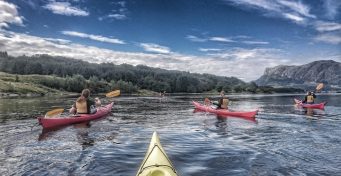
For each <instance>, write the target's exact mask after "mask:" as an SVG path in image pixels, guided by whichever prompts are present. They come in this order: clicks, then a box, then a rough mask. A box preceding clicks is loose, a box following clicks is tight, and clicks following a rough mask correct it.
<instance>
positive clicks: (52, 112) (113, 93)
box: [45, 90, 121, 118]
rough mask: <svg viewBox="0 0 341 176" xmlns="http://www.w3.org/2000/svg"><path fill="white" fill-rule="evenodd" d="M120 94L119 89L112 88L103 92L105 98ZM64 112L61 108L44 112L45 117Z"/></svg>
mask: <svg viewBox="0 0 341 176" xmlns="http://www.w3.org/2000/svg"><path fill="white" fill-rule="evenodd" d="M120 94H121V91H120V90H114V91H111V92H109V93H107V94H105V96H106V97H107V98H112V97H117V96H119V95H120ZM63 112H64V109H63V108H58V109H53V110H51V111H48V112H47V113H46V114H45V118H51V117H55V116H58V115H60V114H61V113H63Z"/></svg>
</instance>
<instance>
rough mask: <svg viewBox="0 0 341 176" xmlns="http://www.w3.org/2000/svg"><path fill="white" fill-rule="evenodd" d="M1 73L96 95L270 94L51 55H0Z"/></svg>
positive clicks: (233, 81)
mask: <svg viewBox="0 0 341 176" xmlns="http://www.w3.org/2000/svg"><path fill="white" fill-rule="evenodd" d="M0 71H3V72H6V73H11V74H19V75H30V74H38V75H53V77H46V78H45V79H41V80H40V82H39V84H42V85H44V86H47V87H51V88H54V89H59V90H66V91H70V92H79V91H81V90H82V89H83V88H84V87H90V88H91V89H92V90H93V91H95V92H105V91H108V90H110V89H112V88H120V89H122V90H123V92H128V93H130V92H136V91H137V90H139V89H148V90H152V91H155V92H160V91H166V92H189V93H200V92H206V91H212V90H215V91H221V90H225V91H226V92H244V91H246V92H262V91H265V92H269V91H270V92H271V91H274V90H273V89H271V87H265V88H260V87H258V86H257V85H256V84H255V83H253V82H251V83H245V82H243V81H241V80H239V79H237V78H234V77H222V76H215V75H210V74H195V73H189V72H183V71H174V70H165V69H159V68H152V67H147V66H144V65H137V66H132V65H128V64H122V65H115V64H112V63H101V64H96V63H89V62H85V61H81V60H77V59H71V58H64V57H56V56H49V55H35V56H19V57H12V56H9V55H7V53H6V52H2V53H0Z"/></svg>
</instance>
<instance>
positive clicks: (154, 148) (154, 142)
mask: <svg viewBox="0 0 341 176" xmlns="http://www.w3.org/2000/svg"><path fill="white" fill-rule="evenodd" d="M136 175H137V176H177V173H176V170H175V168H174V166H173V165H172V163H171V161H170V160H169V158H168V156H167V155H166V152H165V150H164V149H163V148H162V146H161V143H160V139H159V137H158V135H157V133H156V132H154V133H153V137H152V139H151V141H150V144H149V148H148V150H147V153H146V155H145V157H144V159H143V161H142V164H141V166H140V168H139V170H138V172H137V174H136Z"/></svg>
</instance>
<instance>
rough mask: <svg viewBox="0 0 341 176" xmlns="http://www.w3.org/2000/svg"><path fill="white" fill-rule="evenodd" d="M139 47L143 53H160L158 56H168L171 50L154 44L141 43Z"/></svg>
mask: <svg viewBox="0 0 341 176" xmlns="http://www.w3.org/2000/svg"><path fill="white" fill-rule="evenodd" d="M140 47H142V48H143V49H144V50H145V51H148V52H153V53H160V54H169V53H171V50H170V49H169V48H168V47H166V46H161V45H158V44H154V43H141V44H140Z"/></svg>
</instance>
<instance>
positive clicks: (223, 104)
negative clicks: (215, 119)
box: [213, 90, 229, 109]
mask: <svg viewBox="0 0 341 176" xmlns="http://www.w3.org/2000/svg"><path fill="white" fill-rule="evenodd" d="M220 96H221V97H220V99H219V100H218V102H213V104H214V105H216V106H217V109H228V107H227V106H228V104H229V99H227V97H226V96H225V92H224V91H223V90H222V91H221V92H220Z"/></svg>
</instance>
